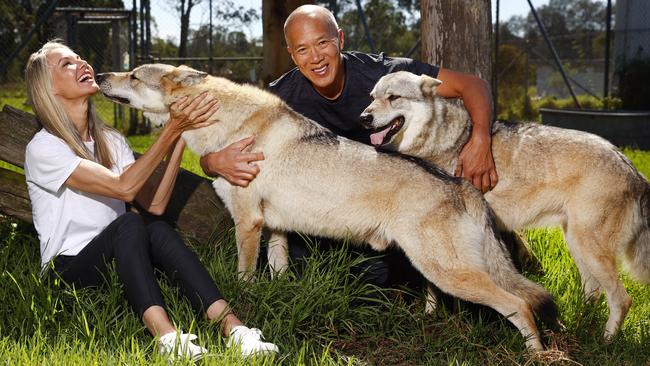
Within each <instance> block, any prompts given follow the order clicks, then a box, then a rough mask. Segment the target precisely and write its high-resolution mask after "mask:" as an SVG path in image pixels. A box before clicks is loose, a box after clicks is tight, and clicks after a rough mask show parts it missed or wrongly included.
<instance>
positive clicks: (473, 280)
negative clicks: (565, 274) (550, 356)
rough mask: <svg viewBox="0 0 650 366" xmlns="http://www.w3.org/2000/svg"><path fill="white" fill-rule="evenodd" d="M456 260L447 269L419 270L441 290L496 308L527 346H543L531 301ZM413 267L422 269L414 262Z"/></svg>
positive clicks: (539, 349) (536, 347) (535, 347)
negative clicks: (520, 335) (512, 292)
mask: <svg viewBox="0 0 650 366" xmlns="http://www.w3.org/2000/svg"><path fill="white" fill-rule="evenodd" d="M414 264H416V263H414ZM459 264H460V263H449V266H450V267H449V269H445V270H442V269H440V268H429V270H427V271H422V273H423V274H424V275H425V276H426V277H427V279H428V280H429V281H431V282H433V283H434V284H435V285H436V286H438V288H440V290H441V291H443V292H446V293H448V294H450V295H452V296H456V297H459V298H461V299H463V300H467V301H471V302H474V303H478V304H482V305H487V306H489V307H491V308H493V309H494V310H496V311H498V312H499V313H500V314H501V315H503V316H504V317H506V318H508V320H509V321H510V322H511V323H512V324H514V325H515V326H516V327H517V329H519V332H521V334H522V336H523V337H524V339H525V340H526V346H528V347H529V348H532V349H534V350H538V351H541V350H543V349H544V347H543V346H542V343H541V341H540V339H539V331H538V330H537V326H536V325H535V318H534V317H533V312H532V309H531V307H530V305H529V304H528V303H526V301H524V300H523V299H522V298H520V297H517V296H515V295H513V294H511V293H510V292H507V291H506V290H504V289H502V288H501V287H499V286H498V285H497V284H496V283H495V282H494V281H492V279H491V278H490V277H489V275H488V274H487V273H485V272H483V271H481V270H478V269H475V268H470V267H467V266H462V267H459ZM416 267H418V268H419V269H420V270H421V269H423V267H422V266H418V265H417V264H416Z"/></svg>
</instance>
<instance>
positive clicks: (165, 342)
mask: <svg viewBox="0 0 650 366" xmlns="http://www.w3.org/2000/svg"><path fill="white" fill-rule="evenodd" d="M196 338H197V337H196V335H194V334H185V333H176V332H172V333H167V334H165V335H163V336H161V337H160V338H159V339H158V348H159V349H160V353H162V354H163V356H165V357H167V360H168V361H169V362H174V361H179V360H182V359H186V358H189V359H190V360H192V362H194V361H198V360H200V359H201V358H203V356H205V355H206V354H207V353H208V350H207V349H205V348H203V347H201V346H198V345H196V344H194V343H192V341H193V340H195V339H196Z"/></svg>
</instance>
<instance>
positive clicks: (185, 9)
mask: <svg viewBox="0 0 650 366" xmlns="http://www.w3.org/2000/svg"><path fill="white" fill-rule="evenodd" d="M194 5H195V4H194V3H193V2H192V0H187V6H185V0H182V1H181V9H180V13H181V36H180V39H179V40H178V57H187V37H188V36H189V31H190V14H191V13H192V7H193V6H194Z"/></svg>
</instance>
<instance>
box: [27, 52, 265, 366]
mask: <svg viewBox="0 0 650 366" xmlns="http://www.w3.org/2000/svg"><path fill="white" fill-rule="evenodd" d="M94 75H95V73H94V70H93V68H92V67H91V66H90V65H89V64H88V63H87V62H86V61H84V60H83V59H81V58H80V57H79V56H78V55H77V54H76V53H75V52H74V51H72V50H71V49H70V48H68V47H67V46H65V45H64V44H62V43H60V42H57V41H52V42H48V43H46V44H45V45H44V46H43V47H42V48H41V49H40V50H38V51H37V52H35V53H33V54H32V55H31V57H30V58H29V61H28V63H27V67H26V70H25V80H26V83H27V90H28V94H29V99H30V101H31V103H32V105H33V107H34V111H35V112H36V116H37V117H38V120H39V121H40V123H41V125H42V127H43V128H42V129H41V130H40V131H39V132H37V133H36V135H35V136H34V137H33V138H32V140H31V141H30V142H29V144H28V145H27V150H26V154H25V177H26V180H27V185H28V188H29V196H30V200H31V203H32V210H33V217H34V225H35V227H36V230H37V232H38V236H39V240H40V243H41V244H40V245H41V263H42V266H43V270H44V271H47V272H48V275H50V276H55V277H60V278H61V279H62V280H63V281H64V282H66V283H67V284H70V285H74V286H76V287H77V288H80V287H88V286H100V285H102V284H103V282H104V278H105V277H106V276H105V274H106V271H107V267H108V265H109V264H111V263H113V262H114V263H115V268H116V271H117V275H118V278H119V280H120V282H121V284H122V287H123V289H124V293H125V295H126V298H127V300H128V302H129V304H130V305H131V306H132V307H133V309H134V310H135V311H136V312H137V313H138V315H139V316H140V317H141V319H142V321H143V322H144V324H145V326H146V327H147V329H148V330H149V331H150V332H151V334H152V335H153V336H154V337H157V338H158V345H159V350H160V352H162V353H163V354H164V355H165V356H166V357H170V358H171V359H179V358H184V357H189V358H191V359H193V360H196V359H199V358H201V357H202V356H203V355H205V353H206V349H205V348H203V347H201V346H198V345H196V344H194V343H193V342H192V341H193V340H194V339H195V338H196V336H195V335H192V334H183V333H181V332H180V331H178V330H177V329H175V327H174V325H173V324H172V322H171V321H170V319H169V317H168V316H167V312H166V311H165V303H164V301H163V298H162V296H161V292H160V288H159V287H158V283H157V281H156V277H155V275H154V268H159V269H160V270H162V271H163V272H165V273H166V274H167V276H168V278H169V279H170V280H171V281H173V282H175V283H176V284H178V285H179V286H180V288H181V289H182V291H183V294H184V295H185V296H186V297H187V298H188V299H189V301H190V302H191V304H192V306H193V308H194V309H195V310H196V311H197V312H201V313H204V314H205V315H206V316H207V318H208V319H210V320H215V322H216V321H220V322H221V324H222V330H223V335H224V336H226V337H229V339H228V342H227V345H228V347H237V349H238V350H240V352H241V353H242V355H244V356H248V355H252V354H258V353H269V352H277V347H276V346H275V345H274V344H272V343H267V342H263V341H262V338H261V332H260V331H259V330H258V329H254V328H253V329H249V328H247V327H245V326H244V325H243V324H242V322H241V321H240V320H239V319H238V318H237V317H236V316H235V314H233V313H232V312H231V311H230V308H229V306H228V303H227V302H226V301H225V300H224V299H223V296H222V295H221V293H220V292H219V290H218V289H217V286H216V285H215V284H214V282H213V281H212V279H211V278H210V275H209V274H208V272H207V271H206V269H205V268H204V267H203V265H202V264H201V262H200V261H199V260H198V258H197V257H196V255H195V254H194V253H193V252H192V251H191V250H189V248H188V247H187V246H186V245H185V243H184V242H183V241H182V239H181V238H180V236H179V235H178V233H176V231H174V230H173V229H172V228H171V227H169V226H168V225H167V224H165V223H163V222H155V223H153V224H149V225H146V224H145V223H144V222H143V220H142V218H141V217H140V216H139V215H137V214H135V213H130V212H125V202H132V201H136V202H137V203H138V204H139V205H140V206H141V207H143V208H145V209H146V210H148V211H149V212H151V213H154V214H161V213H162V212H164V210H165V208H166V206H167V203H168V202H169V199H170V196H171V191H172V187H173V185H174V182H175V179H176V175H177V173H178V170H179V164H180V160H181V156H182V152H183V149H184V147H185V145H184V142H183V140H182V139H180V135H181V133H182V132H183V131H184V130H188V129H193V128H199V127H202V126H206V125H208V124H210V123H212V122H211V121H210V117H211V116H212V114H213V113H214V112H215V111H216V110H217V108H218V105H217V101H216V100H211V99H210V97H209V96H207V95H205V94H204V95H201V96H198V97H196V98H195V99H194V100H187V99H181V100H179V101H177V102H176V103H174V104H173V105H172V108H171V113H170V118H169V121H168V122H167V123H166V125H165V127H164V128H163V130H162V132H161V134H160V136H159V137H158V139H157V140H156V141H155V143H154V144H153V145H152V146H151V147H150V148H149V150H147V152H145V153H144V154H143V155H142V156H140V157H139V158H138V159H137V160H134V158H133V152H132V151H131V150H130V148H129V147H128V145H127V143H126V140H125V139H124V137H123V136H121V135H120V134H119V133H118V132H116V131H115V130H113V129H111V128H109V127H107V126H106V125H104V124H103V123H102V121H101V120H100V119H99V118H98V116H97V115H96V113H95V110H94V107H93V105H92V103H91V101H90V97H91V96H92V95H93V94H95V93H96V92H97V91H98V90H99V88H98V86H97V84H96V83H95V79H94ZM164 158H166V159H165V160H164V161H163V159H164ZM161 161H163V166H164V167H163V173H162V174H156V175H154V174H153V172H154V169H155V168H156V167H157V166H158V165H159V163H160V162H161Z"/></svg>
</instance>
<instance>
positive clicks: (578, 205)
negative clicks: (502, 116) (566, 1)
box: [362, 72, 650, 337]
mask: <svg viewBox="0 0 650 366" xmlns="http://www.w3.org/2000/svg"><path fill="white" fill-rule="evenodd" d="M439 83H440V81H438V80H435V79H433V78H430V77H428V76H417V75H414V74H411V73H407V72H398V73H394V74H390V75H387V76H385V77H383V78H382V79H381V80H379V82H378V83H377V85H376V86H375V88H374V90H373V91H372V93H371V94H372V96H373V97H374V101H373V102H372V104H371V105H370V106H368V108H367V109H366V110H365V111H364V113H363V115H362V116H363V117H362V118H363V120H364V121H365V123H366V124H368V125H369V127H371V128H374V129H375V130H376V131H377V132H379V131H382V130H383V129H384V128H385V127H386V126H389V125H390V124H391V123H392V122H393V121H394V120H395V119H396V118H403V119H404V123H403V125H402V128H401V129H400V130H399V131H398V132H397V133H395V134H394V135H393V136H392V137H391V136H389V138H388V139H387V140H386V141H384V142H383V146H382V148H384V149H390V150H397V151H399V152H402V153H405V154H409V155H413V156H418V157H421V158H424V159H426V160H428V161H430V162H432V163H434V164H436V165H438V166H440V167H443V168H444V169H445V170H446V171H447V172H450V173H452V172H453V171H454V169H455V166H456V163H457V161H458V154H459V152H460V150H461V149H462V147H463V145H464V144H465V142H466V141H467V138H468V136H469V131H470V128H471V121H470V119H469V115H468V113H467V112H466V110H465V109H464V108H463V106H462V103H460V102H458V101H449V100H445V99H443V98H440V97H437V96H436V95H435V88H436V86H437V85H438V84H439ZM391 96H392V98H391ZM390 99H392V100H390ZM492 153H493V155H494V160H495V164H496V169H497V174H498V175H499V182H498V184H497V186H496V187H495V188H494V189H493V190H492V191H490V192H488V193H486V194H485V198H486V200H487V201H488V203H489V204H490V206H491V207H492V209H493V210H494V212H495V214H496V217H497V221H498V223H499V225H500V226H503V227H504V228H505V229H509V230H517V229H522V228H533V227H545V226H551V225H553V226H555V225H557V226H560V227H561V228H562V229H563V230H564V234H565V239H566V242H567V245H568V247H569V251H570V252H571V254H572V256H573V258H574V260H575V262H576V264H577V266H578V269H579V270H580V274H581V277H582V281H583V284H584V295H585V297H587V298H593V299H598V298H599V295H600V293H601V291H604V292H605V296H606V298H607V303H608V305H609V309H610V316H609V319H608V321H607V324H606V327H605V332H604V336H605V337H611V336H612V335H614V334H615V333H616V332H617V331H618V329H619V327H620V325H621V324H622V323H623V320H624V319H625V315H626V314H627V312H628V309H629V308H630V305H631V299H630V296H629V295H628V294H627V292H626V291H625V288H624V287H623V283H622V282H621V280H620V279H619V278H618V272H617V269H616V258H617V257H620V258H621V259H623V260H624V261H625V263H626V264H628V267H629V269H630V270H631V273H632V274H633V275H635V276H636V278H638V279H640V280H641V281H643V282H646V283H647V282H650V229H649V227H648V225H649V222H650V220H649V212H648V211H650V208H649V205H650V203H649V201H650V189H649V186H648V182H647V180H646V179H645V178H644V177H643V176H642V175H641V174H640V173H639V172H638V171H637V170H636V169H635V168H634V167H633V165H632V164H631V163H630V161H629V160H628V159H627V158H626V157H625V156H624V155H623V154H622V153H621V152H620V151H619V150H618V149H616V148H615V147H614V146H612V144H610V143H609V142H607V141H606V140H604V139H602V138H600V137H598V136H595V135H592V134H589V133H585V132H580V131H574V130H566V129H560V128H555V127H550V126H544V125H540V124H537V123H525V124H523V123H522V124H518V123H515V124H507V123H500V122H497V123H495V125H494V127H493V135H492Z"/></svg>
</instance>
